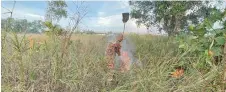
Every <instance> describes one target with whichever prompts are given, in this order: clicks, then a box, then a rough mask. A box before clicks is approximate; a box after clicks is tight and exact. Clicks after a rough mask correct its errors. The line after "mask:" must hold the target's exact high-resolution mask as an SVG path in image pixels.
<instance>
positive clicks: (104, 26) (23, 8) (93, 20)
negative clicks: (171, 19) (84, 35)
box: [1, 1, 226, 34]
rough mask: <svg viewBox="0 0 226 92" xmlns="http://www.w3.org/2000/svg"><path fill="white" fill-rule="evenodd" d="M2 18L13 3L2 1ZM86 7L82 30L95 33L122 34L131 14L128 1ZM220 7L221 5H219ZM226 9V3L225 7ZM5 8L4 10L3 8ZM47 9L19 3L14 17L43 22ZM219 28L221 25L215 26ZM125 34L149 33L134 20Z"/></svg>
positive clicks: (62, 22)
mask: <svg viewBox="0 0 226 92" xmlns="http://www.w3.org/2000/svg"><path fill="white" fill-rule="evenodd" d="M1 2H2V7H1V12H2V13H1V16H2V17H1V18H7V17H9V16H10V15H9V14H3V13H4V12H7V9H12V7H13V1H1ZM74 2H76V1H66V3H67V5H68V8H67V11H68V12H69V13H70V11H74V10H75V9H76V5H75V4H74ZM83 5H84V6H87V9H86V11H87V12H88V13H87V15H86V16H85V17H84V18H83V20H82V22H81V23H80V25H79V26H80V28H81V29H89V30H93V31H95V32H109V31H112V32H122V31H123V22H122V13H124V12H130V10H131V9H130V7H129V4H128V1H85V2H84V3H83ZM218 6H219V5H218ZM221 6H224V7H226V2H224V4H223V5H221ZM3 7H4V8H3ZM46 9H47V1H17V2H16V5H15V9H14V12H13V17H14V18H17V19H27V20H28V21H33V20H43V21H44V16H45V13H46ZM59 24H60V25H61V26H62V27H66V26H68V25H69V18H62V19H61V20H60V22H59ZM214 26H215V27H219V24H217V23H216V24H215V25H214ZM150 30H151V31H149V32H151V33H152V34H160V33H159V32H158V31H157V30H156V28H154V27H151V28H150ZM125 32H135V33H148V30H147V29H146V27H144V26H142V25H141V26H140V27H137V26H136V23H135V20H134V19H129V21H128V22H127V23H126V29H125Z"/></svg>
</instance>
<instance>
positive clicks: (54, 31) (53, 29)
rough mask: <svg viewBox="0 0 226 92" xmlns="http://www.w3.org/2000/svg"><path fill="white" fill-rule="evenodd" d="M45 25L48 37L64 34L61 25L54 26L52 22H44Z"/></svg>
mask: <svg viewBox="0 0 226 92" xmlns="http://www.w3.org/2000/svg"><path fill="white" fill-rule="evenodd" d="M44 25H45V26H46V27H47V28H48V29H47V30H45V33H46V35H49V36H50V35H61V34H62V32H63V28H61V27H60V25H57V24H55V25H54V24H52V22H50V21H46V22H44Z"/></svg>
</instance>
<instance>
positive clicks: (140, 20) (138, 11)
mask: <svg viewBox="0 0 226 92" xmlns="http://www.w3.org/2000/svg"><path fill="white" fill-rule="evenodd" d="M206 4H208V2H206V3H204V2H202V1H174V2H171V1H130V6H132V11H131V17H132V18H135V19H137V21H136V23H137V25H141V24H144V25H145V26H146V27H148V28H149V27H151V25H153V26H157V27H158V28H159V30H160V31H161V29H162V28H163V30H164V31H166V32H167V33H168V35H170V36H171V35H175V34H178V32H179V31H183V30H185V29H186V28H187V27H186V26H188V22H187V21H188V20H189V21H191V22H192V23H193V24H198V20H199V18H206V16H207V15H208V12H209V11H213V10H216V9H215V8H213V9H212V8H210V7H207V6H206ZM194 7H198V10H196V11H194ZM188 10H191V11H193V12H191V13H190V14H188V15H185V13H186V12H187V11H188ZM216 12H218V11H217V10H216ZM217 14H218V13H217ZM216 16H217V15H216ZM160 25H162V27H160ZM201 30H202V29H200V31H201ZM201 32H202V31H201Z"/></svg>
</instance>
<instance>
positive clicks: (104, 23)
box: [90, 14, 158, 33]
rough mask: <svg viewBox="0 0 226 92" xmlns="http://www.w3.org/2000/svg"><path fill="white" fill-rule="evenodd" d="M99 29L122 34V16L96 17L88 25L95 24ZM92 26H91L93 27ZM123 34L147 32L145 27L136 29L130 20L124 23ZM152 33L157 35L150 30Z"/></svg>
mask: <svg viewBox="0 0 226 92" xmlns="http://www.w3.org/2000/svg"><path fill="white" fill-rule="evenodd" d="M95 21H96V23H97V24H96V25H97V27H99V28H102V29H107V30H109V31H112V32H122V31H123V26H124V24H123V22H122V15H121V14H118V15H111V16H106V17H98V18H97V19H93V20H92V21H90V23H95ZM93 25H94V24H92V25H91V26H93ZM125 32H135V33H147V32H148V30H147V28H146V27H145V26H143V25H141V26H140V27H137V25H136V22H135V20H133V19H130V20H128V21H127V23H126V29H125ZM152 32H154V33H158V32H157V31H156V29H152Z"/></svg>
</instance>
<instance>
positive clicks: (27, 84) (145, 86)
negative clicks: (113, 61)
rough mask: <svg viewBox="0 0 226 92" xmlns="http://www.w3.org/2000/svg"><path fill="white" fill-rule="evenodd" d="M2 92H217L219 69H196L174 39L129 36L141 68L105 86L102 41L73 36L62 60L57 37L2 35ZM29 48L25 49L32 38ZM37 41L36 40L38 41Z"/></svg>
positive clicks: (96, 37)
mask: <svg viewBox="0 0 226 92" xmlns="http://www.w3.org/2000/svg"><path fill="white" fill-rule="evenodd" d="M2 35H3V36H2V65H1V66H2V87H1V88H2V91H3V92H12V91H16V92H17V91H28V92H43V91H44V92H53V91H54V92H97V91H98V92H106V91H111V92H150V91H154V92H172V91H174V92H219V91H220V86H221V84H220V77H221V72H220V71H221V70H222V67H221V66H218V67H210V68H209V70H208V71H207V72H206V71H200V70H201V69H200V68H199V67H197V66H198V65H199V62H202V61H203V59H202V56H201V55H200V56H196V57H192V58H190V57H189V56H191V55H187V53H186V52H184V53H179V51H178V46H177V44H176V43H175V42H174V41H173V38H168V37H162V36H152V35H142V36H140V35H135V34H130V36H129V37H130V38H131V39H132V41H133V42H134V44H135V45H136V58H137V59H139V61H141V62H142V65H143V66H142V67H132V69H131V70H130V72H128V73H117V72H116V79H115V82H114V83H113V84H111V85H108V84H106V80H107V67H106V61H105V59H104V51H105V49H106V45H107V44H106V43H107V42H106V39H107V38H106V37H105V36H102V35H81V34H80V35H79V34H77V35H73V36H72V42H71V44H70V45H69V48H68V49H67V50H66V52H67V54H66V55H65V56H64V57H63V58H62V57H61V54H62V51H61V48H62V41H63V40H62V39H60V38H48V37H47V36H44V35H36V34H28V35H27V36H26V37H25V39H26V40H22V38H23V35H21V34H19V35H18V36H15V35H14V36H13V34H11V33H7V35H8V36H7V37H6V38H4V33H3V34H2ZM29 36H31V37H32V39H34V44H33V45H32V47H31V48H29V47H30V43H31V40H29V39H28V38H29ZM40 41H41V44H40V43H37V42H40ZM181 63H182V64H183V65H186V66H183V67H186V70H185V72H184V75H183V76H182V77H180V78H172V77H171V76H170V73H171V72H173V71H174V70H175V68H174V67H175V66H177V65H180V64H181Z"/></svg>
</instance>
